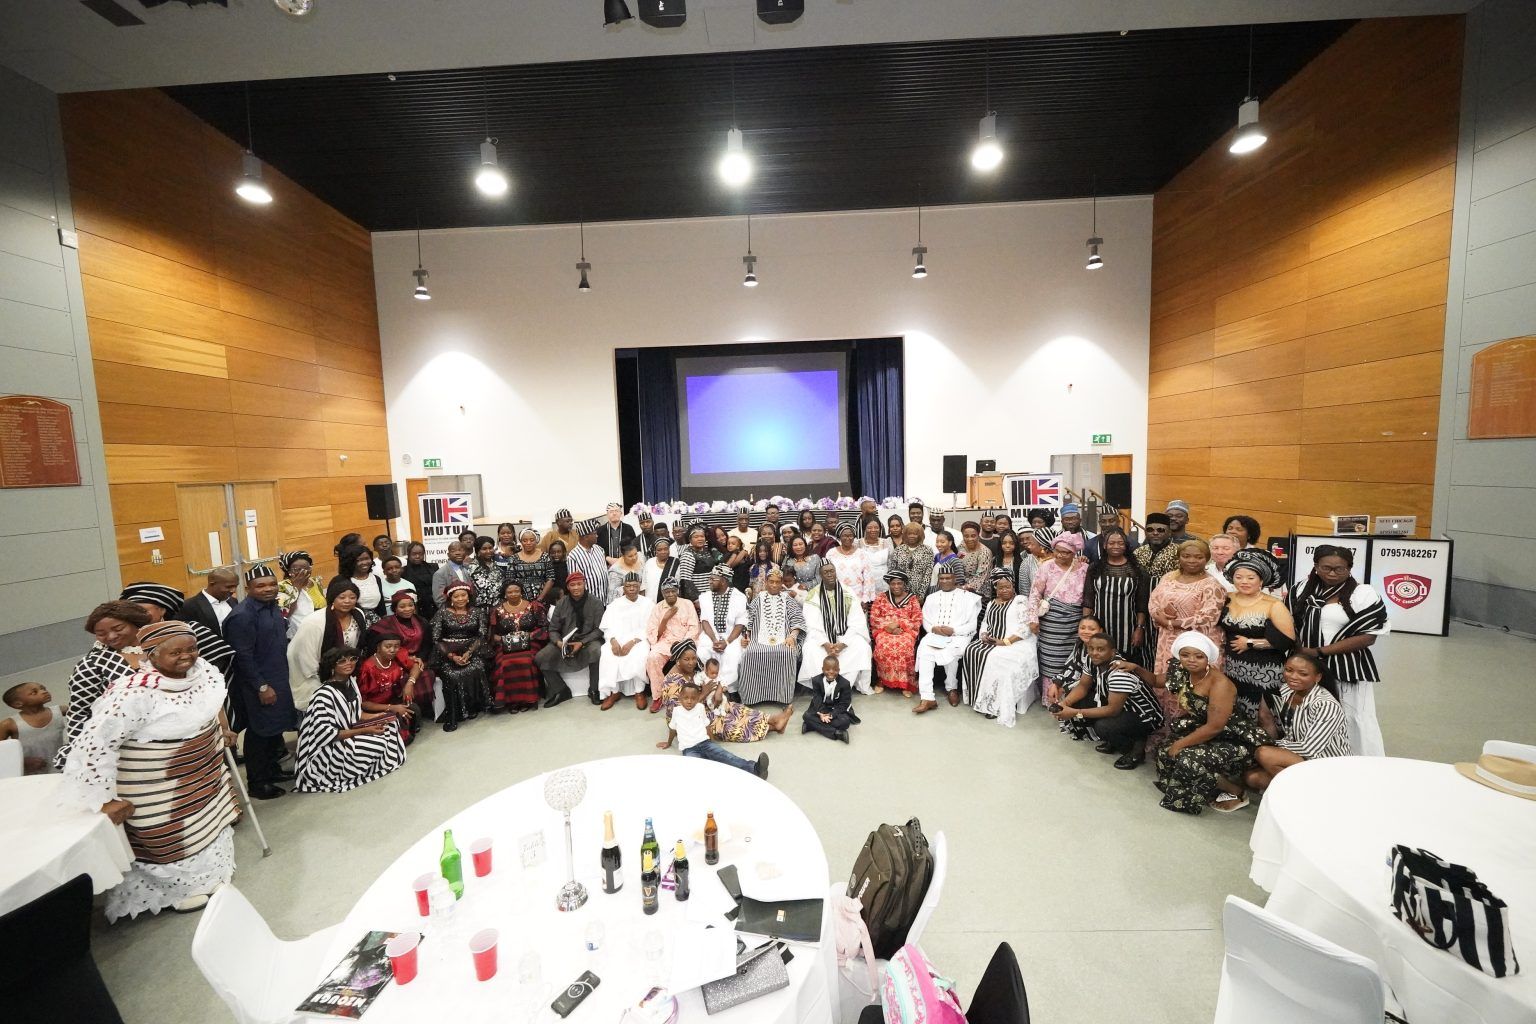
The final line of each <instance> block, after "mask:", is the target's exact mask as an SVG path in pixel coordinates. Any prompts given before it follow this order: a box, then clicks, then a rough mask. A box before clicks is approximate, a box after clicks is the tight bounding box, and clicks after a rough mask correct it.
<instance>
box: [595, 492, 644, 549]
mask: <svg viewBox="0 0 1536 1024" xmlns="http://www.w3.org/2000/svg"><path fill="white" fill-rule="evenodd" d="M604 520H605V522H604V523H603V525H602V532H601V534H600V535H599V540H600V541H601V542H602V545H603V554H604V555H606V556H607V558H608V564H609V565H612V564H613V563H614V562H617V561H618V560H619V556H620V555H622V554H623V553H624V542H625V541H627V540H634V539H635V528H634V527H633V526H630V525H629V524H628V523H626V522H625V521H624V510H623V509H622V508H620V507H619V503H618V502H616V501H610V502H609V503H608V508H607V511H606V512H605V513H604Z"/></svg>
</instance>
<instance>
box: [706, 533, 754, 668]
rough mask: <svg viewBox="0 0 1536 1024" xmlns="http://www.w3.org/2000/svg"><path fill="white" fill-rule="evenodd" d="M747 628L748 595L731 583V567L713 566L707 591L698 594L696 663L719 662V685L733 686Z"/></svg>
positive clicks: (739, 666) (723, 565)
mask: <svg viewBox="0 0 1536 1024" xmlns="http://www.w3.org/2000/svg"><path fill="white" fill-rule="evenodd" d="M746 631H747V595H745V594H743V593H742V592H741V591H739V590H737V589H736V588H735V587H733V586H731V567H730V566H728V565H725V564H723V563H722V564H720V565H717V566H715V568H714V571H713V572H712V573H711V574H710V577H709V593H707V594H701V595H700V596H699V664H700V665H704V664H707V663H708V662H709V660H710V659H711V658H713V659H715V660H716V661H718V662H720V685H721V686H724V687H725V688H726V690H728V691H729V690H735V689H736V675H737V673H738V672H740V671H741V645H740V644H739V643H737V642H736V641H737V640H740V639H741V634H743V633H745V632H746Z"/></svg>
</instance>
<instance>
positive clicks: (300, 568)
mask: <svg viewBox="0 0 1536 1024" xmlns="http://www.w3.org/2000/svg"><path fill="white" fill-rule="evenodd" d="M278 566H279V567H280V568H281V569H282V570H283V582H282V583H280V584H278V587H277V606H278V607H279V608H281V609H282V610H283V615H285V616H286V617H287V618H288V637H289V639H292V638H293V635H294V634H295V633H297V632H298V631H299V624H300V623H302V622H303V621H304V620H305V619H307V618H309V617H310V615H312V614H313V613H315V612H317V611H319V610H320V609H321V608H324V607H325V591H323V590H321V589H320V584H319V582H317V581H316V580H315V575H314V568H315V560H314V558H313V556H311V555H310V553H309V552H308V551H290V552H288V553H287V554H285V555H283V557H282V558H280V559H278Z"/></svg>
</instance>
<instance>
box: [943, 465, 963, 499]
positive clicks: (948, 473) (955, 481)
mask: <svg viewBox="0 0 1536 1024" xmlns="http://www.w3.org/2000/svg"><path fill="white" fill-rule="evenodd" d="M944 493H945V494H963V493H965V456H964V455H946V456H944Z"/></svg>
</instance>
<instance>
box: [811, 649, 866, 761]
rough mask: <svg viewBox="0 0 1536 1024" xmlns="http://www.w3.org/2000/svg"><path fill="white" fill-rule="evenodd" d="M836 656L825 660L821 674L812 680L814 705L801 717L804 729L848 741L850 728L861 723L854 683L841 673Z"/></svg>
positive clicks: (812, 702)
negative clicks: (854, 694) (854, 703)
mask: <svg viewBox="0 0 1536 1024" xmlns="http://www.w3.org/2000/svg"><path fill="white" fill-rule="evenodd" d="M837 669H838V661H837V657H836V655H832V654H829V655H827V656H826V657H825V658H823V659H822V660H821V675H819V676H817V677H816V678H815V679H812V680H811V706H810V707H808V708H806V709H805V715H804V716H803V717H802V718H801V719H800V731H801V732H802V733H807V732H819V733H821V734H822V735H823V736H825V737H827V738H828V739H834V740H842V741H843V742H844V743H847V742H848V730H849V729H850V728H851V727H852V726H854V725H857V724H858V721H859V716H858V715H855V714H854V713H853V684H852V683H850V682H849V681H848V680H846V679H844V678H843V677H842V676H841V675H840V674H838V671H837Z"/></svg>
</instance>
